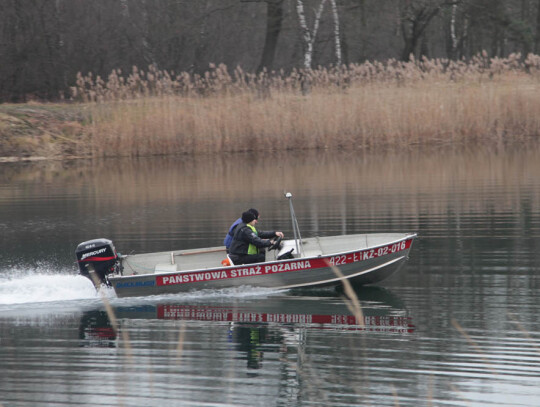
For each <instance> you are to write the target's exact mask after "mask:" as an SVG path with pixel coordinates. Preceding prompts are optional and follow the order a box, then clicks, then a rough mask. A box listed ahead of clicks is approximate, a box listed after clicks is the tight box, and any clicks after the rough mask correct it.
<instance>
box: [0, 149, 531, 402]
mask: <svg viewBox="0 0 540 407" xmlns="http://www.w3.org/2000/svg"><path fill="white" fill-rule="evenodd" d="M539 175H540V150H539V149H538V148H537V147H536V146H533V147H528V148H513V149H512V148H502V147H501V148H494V149H489V150H486V149H472V150H470V151H468V150H459V151H456V150H450V149H443V150H440V151H439V150H438V151H433V150H431V151H414V150H413V151H401V152H399V153H397V152H396V153H393V152H386V153H370V154H367V153H364V154H363V153H358V152H356V153H354V154H353V153H349V152H323V153H320V152H319V153H316V154H315V153H302V154H299V153H290V154H266V155H265V156H262V157H261V156H253V155H233V156H227V157H215V156H203V157H199V158H188V157H185V158H184V157H182V158H162V157H160V158H151V159H141V160H134V161H122V160H106V161H100V162H90V161H73V162H48V163H34V164H1V167H0V404H1V405H2V406H5V407H6V406H9V407H11V406H57V405H70V406H71V405H88V406H90V405H91V406H96V405H106V406H148V405H160V406H178V405H182V406H202V405H207V406H233V405H234V406H236V405H245V406H349V405H362V406H364V405H366V406H397V405H399V406H422V405H424V406H432V405H433V406H435V405H437V406H537V405H538V400H540V328H539V324H538V315H540V313H539V308H540V306H539V304H538V300H537V298H538V296H539V290H540V279H539V277H538V272H539V269H540V264H539V263H540V256H538V253H539V251H540V216H539V215H540V177H539ZM284 191H291V192H292V193H293V194H294V204H295V211H296V214H297V215H298V220H299V224H300V227H301V230H302V234H303V236H306V237H307V236H316V235H334V234H343V233H363V232H383V231H388V232H392V231H400V232H417V233H418V234H419V238H418V240H417V241H416V242H415V243H414V245H413V248H412V251H411V257H410V259H409V261H408V263H407V264H406V266H405V267H404V268H403V269H402V270H400V272H399V273H398V274H396V275H395V276H393V277H392V278H390V279H389V280H387V281H385V282H383V283H382V284H380V285H379V286H377V287H368V288H358V289H357V290H356V293H357V295H358V298H359V299H360V303H361V306H362V311H363V317H362V319H361V320H357V319H356V318H355V317H354V316H353V314H352V313H351V311H350V310H349V308H347V304H346V302H345V300H344V298H343V296H342V295H341V292H340V291H339V290H334V289H321V290H307V291H306V290H300V291H294V292H291V291H271V290H255V291H254V290H253V289H250V288H249V287H243V288H240V289H235V290H222V291H203V292H195V293H190V294H187V295H173V296H160V297H148V298H128V299H119V298H116V296H115V295H114V292H111V291H109V290H102V292H100V293H99V294H97V293H95V291H94V290H93V288H92V285H91V284H90V282H89V281H87V280H86V279H84V278H82V277H78V276H76V265H75V263H74V261H75V258H74V250H75V247H76V246H77V244H78V243H80V242H82V241H84V240H88V239H91V238H97V237H106V238H110V239H112V240H113V241H114V243H115V245H116V247H117V249H118V250H119V251H121V252H124V253H128V252H132V251H133V252H145V251H156V250H169V249H171V250H172V249H179V248H185V249H188V248H197V247H206V246H215V245H219V244H220V243H221V241H222V239H223V237H224V233H225V231H226V230H227V228H228V226H229V224H230V223H231V222H232V221H233V220H234V219H236V217H237V216H238V215H239V213H241V212H242V211H243V210H245V209H247V208H249V207H255V208H258V209H259V210H260V212H261V222H260V226H261V227H262V228H263V229H264V228H269V229H273V228H276V229H279V230H283V231H284V232H285V233H286V234H289V235H290V234H291V233H292V231H291V226H290V219H289V216H288V207H287V201H286V199H285V198H284V197H283V192H284ZM111 310H112V314H111ZM115 324H117V331H115V329H114V327H115Z"/></svg>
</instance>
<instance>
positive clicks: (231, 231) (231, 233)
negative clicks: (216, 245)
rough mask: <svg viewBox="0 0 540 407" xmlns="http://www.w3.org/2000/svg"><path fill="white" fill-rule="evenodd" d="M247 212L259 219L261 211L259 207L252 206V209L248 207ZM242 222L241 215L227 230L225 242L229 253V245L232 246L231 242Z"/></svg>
mask: <svg viewBox="0 0 540 407" xmlns="http://www.w3.org/2000/svg"><path fill="white" fill-rule="evenodd" d="M247 212H251V213H252V214H253V215H255V219H257V220H259V211H258V210H257V209H255V208H251V209H248V210H247ZM240 223H242V217H241V216H240V217H239V218H238V219H236V220H235V221H234V223H233V224H232V225H231V227H230V228H229V231H228V232H227V236H225V240H223V244H224V245H225V249H226V250H227V253H229V247H231V243H232V241H233V237H234V231H235V230H236V227H237V226H238V225H239V224H240Z"/></svg>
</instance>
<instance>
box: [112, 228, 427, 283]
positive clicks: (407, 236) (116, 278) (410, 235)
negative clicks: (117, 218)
mask: <svg viewBox="0 0 540 407" xmlns="http://www.w3.org/2000/svg"><path fill="white" fill-rule="evenodd" d="M374 234H375V233H374ZM358 235H364V236H367V235H370V234H369V233H363V234H358ZM339 236H347V235H339ZM317 237H319V236H314V238H317ZM323 237H324V236H323ZM328 237H333V236H328ZM334 237H335V236H334ZM416 237H418V234H417V233H407V234H405V236H404V237H402V238H400V239H397V240H392V241H390V242H386V243H382V244H378V245H374V246H367V247H365V248H362V249H355V250H348V251H345V252H336V253H332V254H325V255H318V256H311V257H300V258H293V259H282V260H272V261H265V262H262V263H253V264H239V265H234V266H226V267H224V266H221V267H219V266H218V267H212V268H205V269H191V270H177V271H169V272H160V273H155V272H153V273H146V274H134V275H129V276H122V275H111V276H109V277H108V279H109V281H110V282H116V281H121V280H131V279H138V278H141V277H145V278H147V277H149V276H154V277H155V276H158V275H159V276H171V275H178V274H186V273H206V272H211V271H216V270H223V269H227V270H234V269H241V268H246V267H253V266H254V265H255V266H256V265H259V266H260V265H273V264H280V263H286V262H290V263H292V262H295V261H309V260H313V259H325V258H326V259H327V258H330V257H335V256H346V255H348V254H352V253H358V252H363V251H366V250H372V249H377V248H380V247H385V246H389V245H392V244H396V243H399V242H401V241H404V240H405V241H406V240H410V239H415V238H416ZM404 250H405V249H404ZM173 252H174V251H173ZM160 253H168V252H160ZM397 253H399V252H397ZM144 254H149V253H141V254H140V255H144ZM384 256H386V255H384ZM384 256H381V258H382V257H384ZM128 257H129V255H127V256H126V257H125V258H128ZM403 257H405V256H401V257H400V259H401V258H403ZM394 260H395V259H394ZM361 261H364V260H359V261H357V262H355V263H358V262H361ZM389 264H391V263H389ZM329 267H331V265H329ZM336 267H339V266H336ZM379 267H380V266H377V268H379ZM369 271H373V269H370V270H369ZM347 278H351V277H350V276H348V277H347ZM341 279H342V278H339V280H341Z"/></svg>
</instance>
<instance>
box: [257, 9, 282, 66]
mask: <svg viewBox="0 0 540 407" xmlns="http://www.w3.org/2000/svg"><path fill="white" fill-rule="evenodd" d="M282 23H283V0H267V1H266V38H265V41H264V48H263V52H262V57H261V62H260V64H259V67H258V68H257V72H262V71H263V70H264V68H266V69H267V70H268V71H270V70H272V66H273V65H274V57H275V55H276V47H277V42H278V38H279V33H280V32H281V26H282Z"/></svg>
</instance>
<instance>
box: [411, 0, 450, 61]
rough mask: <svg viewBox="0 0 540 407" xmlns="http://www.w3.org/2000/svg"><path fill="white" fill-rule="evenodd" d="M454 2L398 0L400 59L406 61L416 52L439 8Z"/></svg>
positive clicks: (444, 0)
mask: <svg viewBox="0 0 540 407" xmlns="http://www.w3.org/2000/svg"><path fill="white" fill-rule="evenodd" d="M456 3H457V1H449V0H437V1H434V0H400V15H401V33H402V35H403V40H404V47H403V52H402V54H401V59H402V60H404V61H407V60H409V58H410V56H411V55H415V54H416V50H417V48H418V44H419V42H420V39H421V38H422V36H423V35H424V33H425V31H426V28H427V27H428V25H429V23H430V22H431V20H432V19H433V18H434V17H435V16H436V15H437V14H439V12H440V11H441V9H442V8H443V7H450V6H452V5H454V4H456Z"/></svg>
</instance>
